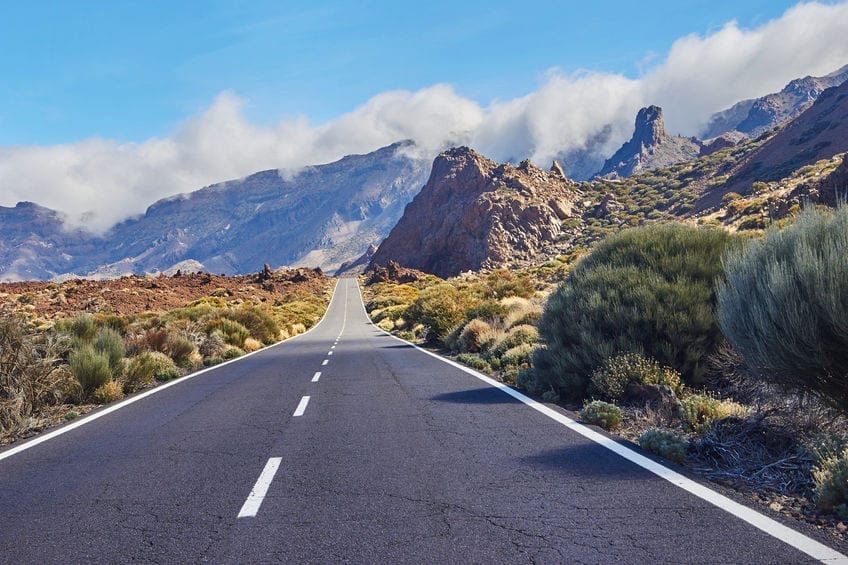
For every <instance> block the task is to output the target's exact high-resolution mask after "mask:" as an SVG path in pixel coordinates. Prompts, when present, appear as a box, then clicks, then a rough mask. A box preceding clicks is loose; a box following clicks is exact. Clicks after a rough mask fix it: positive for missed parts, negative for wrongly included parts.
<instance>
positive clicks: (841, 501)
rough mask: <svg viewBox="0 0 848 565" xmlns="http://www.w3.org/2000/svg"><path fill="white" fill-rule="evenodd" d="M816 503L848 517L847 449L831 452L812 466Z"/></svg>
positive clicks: (841, 516)
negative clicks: (835, 452)
mask: <svg viewBox="0 0 848 565" xmlns="http://www.w3.org/2000/svg"><path fill="white" fill-rule="evenodd" d="M813 484H814V485H815V487H814V494H815V499H816V504H817V506H818V507H819V509H821V510H823V511H825V512H834V513H836V514H838V515H839V517H840V518H842V519H848V450H844V451H842V452H841V453H837V454H832V455H830V456H828V457H826V458H824V459H823V460H821V461H819V463H818V465H817V466H816V467H814V468H813Z"/></svg>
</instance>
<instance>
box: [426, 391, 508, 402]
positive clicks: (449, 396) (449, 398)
mask: <svg viewBox="0 0 848 565" xmlns="http://www.w3.org/2000/svg"><path fill="white" fill-rule="evenodd" d="M432 400H438V401H440V402H456V403H459V404H511V403H518V400H516V399H514V398H513V397H511V396H509V395H508V394H504V393H503V392H501V391H499V390H498V389H496V388H489V387H487V388H475V389H471V390H460V391H457V392H446V393H444V394H439V395H436V396H434V397H433V398H432Z"/></svg>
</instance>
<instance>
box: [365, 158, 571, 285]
mask: <svg viewBox="0 0 848 565" xmlns="http://www.w3.org/2000/svg"><path fill="white" fill-rule="evenodd" d="M576 195H577V191H576V190H575V188H574V183H573V182H572V181H570V180H568V179H566V178H564V176H563V175H561V174H560V173H559V172H558V171H543V170H542V169H540V168H538V167H536V166H535V165H533V164H532V163H530V162H529V161H524V162H522V163H521V164H520V165H518V166H517V167H515V166H513V165H510V164H498V163H495V162H494V161H491V160H489V159H487V158H485V157H483V156H482V155H480V154H478V153H476V152H474V151H473V150H471V149H469V148H467V147H459V148H454V149H451V150H450V151H446V152H444V153H442V154H441V155H439V156H438V157H437V158H436V160H435V161H434V163H433V169H432V172H431V174H430V179H429V180H428V181H427V184H426V185H424V188H423V189H421V192H420V193H419V194H418V195H417V196H416V197H415V198H414V199H413V200H412V202H411V203H410V204H408V205H407V207H406V209H405V210H404V214H403V217H402V218H401V219H400V221H399V222H398V224H397V225H396V226H395V227H394V229H393V230H392V231H391V233H390V234H389V236H388V238H386V240H385V241H384V242H383V243H382V244H381V245H380V247H379V248H378V249H377V252H376V253H375V254H374V257H373V259H372V264H380V265H384V264H386V263H388V261H397V262H398V263H399V264H400V265H403V266H404V267H411V268H414V269H420V270H422V271H425V272H428V273H433V274H435V275H438V276H441V277H448V276H453V275H457V274H459V273H460V272H462V271H467V270H478V269H481V268H482V269H486V268H496V267H504V266H509V265H511V264H513V263H516V262H522V261H525V260H530V259H532V258H534V257H538V256H539V255H541V254H544V252H545V249H546V247H548V246H549V245H550V244H551V243H552V242H553V241H555V240H556V239H557V237H558V236H559V235H560V233H561V224H562V220H564V219H565V218H568V217H570V216H572V215H573V213H574V209H575V201H576Z"/></svg>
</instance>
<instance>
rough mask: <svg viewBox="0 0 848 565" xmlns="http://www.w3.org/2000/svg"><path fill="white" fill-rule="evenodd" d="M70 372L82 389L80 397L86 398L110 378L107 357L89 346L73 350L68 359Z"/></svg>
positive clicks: (110, 372) (110, 371)
mask: <svg viewBox="0 0 848 565" xmlns="http://www.w3.org/2000/svg"><path fill="white" fill-rule="evenodd" d="M68 363H69V364H70V366H71V372H72V373H73V374H74V376H75V377H76V378H77V381H79V384H80V387H82V396H83V398H87V397H88V396H89V395H91V393H92V392H94V390H95V389H97V388H98V387H100V386H102V385H104V384H106V383H107V382H108V381H109V380H110V379H111V378H112V370H111V369H110V368H109V357H108V356H107V355H105V354H103V353H101V352H99V351H97V350H95V349H94V347H92V346H91V345H81V346H79V347H77V349H75V350H73V351H72V352H71V354H70V356H69V358H68Z"/></svg>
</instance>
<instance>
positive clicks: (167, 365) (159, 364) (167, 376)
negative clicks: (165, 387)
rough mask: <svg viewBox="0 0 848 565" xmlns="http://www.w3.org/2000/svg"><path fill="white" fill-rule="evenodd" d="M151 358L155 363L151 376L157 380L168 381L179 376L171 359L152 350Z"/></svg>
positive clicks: (178, 371)
mask: <svg viewBox="0 0 848 565" xmlns="http://www.w3.org/2000/svg"><path fill="white" fill-rule="evenodd" d="M150 356H151V358H152V359H153V362H154V364H155V367H156V368H155V370H154V373H153V378H154V379H156V380H157V381H169V380H171V379H175V378H177V377H179V376H180V370H179V369H178V368H177V366H176V365H175V364H174V361H173V359H171V358H170V357H168V356H167V355H165V354H164V353H161V352H159V351H152V352H151V353H150Z"/></svg>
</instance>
